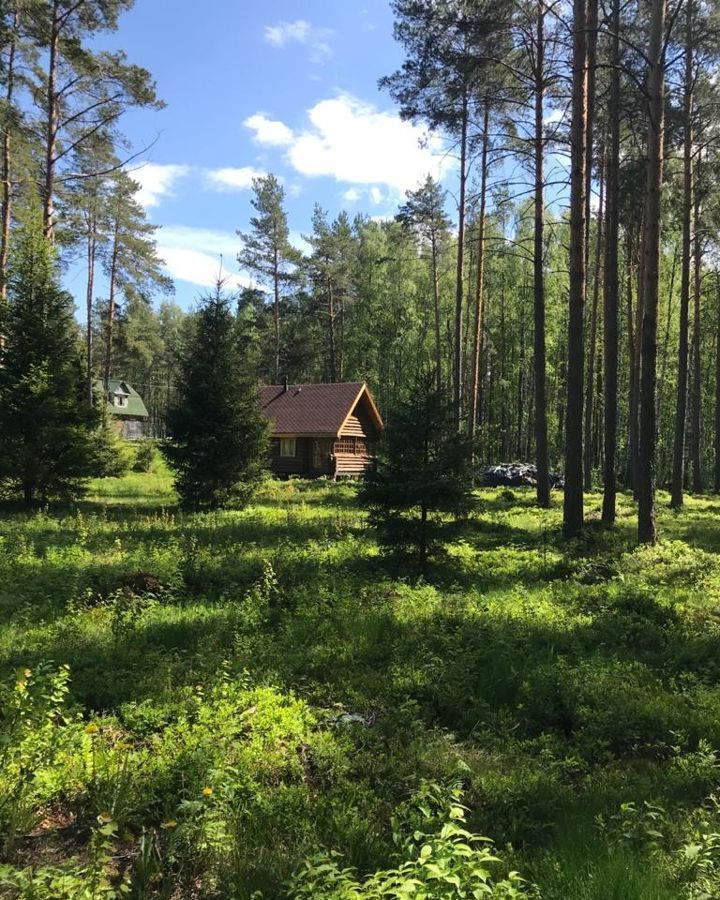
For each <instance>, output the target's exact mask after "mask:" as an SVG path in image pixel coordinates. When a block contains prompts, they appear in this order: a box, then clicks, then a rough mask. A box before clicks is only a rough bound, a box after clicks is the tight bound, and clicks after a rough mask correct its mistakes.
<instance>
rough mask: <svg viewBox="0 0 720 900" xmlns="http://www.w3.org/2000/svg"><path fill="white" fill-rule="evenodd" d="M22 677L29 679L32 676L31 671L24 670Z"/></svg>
mask: <svg viewBox="0 0 720 900" xmlns="http://www.w3.org/2000/svg"><path fill="white" fill-rule="evenodd" d="M23 675H24V676H25V677H26V678H29V677H30V676H31V675H32V669H25V671H24V672H23Z"/></svg>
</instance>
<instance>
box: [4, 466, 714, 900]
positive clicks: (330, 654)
mask: <svg viewBox="0 0 720 900" xmlns="http://www.w3.org/2000/svg"><path fill="white" fill-rule="evenodd" d="M355 490H356V489H355V487H354V486H353V485H351V484H333V483H328V482H322V481H318V482H305V481H300V480H296V481H293V480H290V481H287V482H279V481H272V480H269V481H267V482H266V483H265V484H264V486H263V487H262V489H261V491H260V493H259V495H258V496H257V498H256V499H255V501H254V502H253V503H252V505H251V506H250V507H248V508H247V509H245V510H243V511H223V512H216V513H207V514H186V513H183V512H181V511H179V510H178V508H177V504H176V500H175V497H174V495H173V492H172V487H171V481H170V478H169V475H168V473H167V471H165V470H164V469H163V467H162V464H161V463H160V462H159V461H156V462H155V463H154V464H153V468H152V470H151V471H150V472H149V473H146V474H142V473H131V474H128V475H126V476H124V477H123V478H119V479H104V480H102V481H97V482H93V483H91V485H90V488H89V492H88V494H87V495H86V496H85V497H84V498H83V500H82V501H79V502H78V503H76V504H75V505H73V506H72V507H67V508H63V509H49V510H43V511H39V512H36V513H33V514H28V513H25V512H23V511H19V510H15V509H11V508H5V509H3V510H2V511H0V616H1V617H2V630H1V631H0V897H3V898H5V897H7V898H16V897H21V898H49V900H50V898H52V900H62V898H80V897H88V898H90V897H120V896H129V897H137V898H141V897H147V898H151V897H165V898H213V897H227V898H248V900H249V898H255V900H258V898H265V900H268V898H282V897H328V898H331V897H337V898H345V897H361V896H363V897H364V896H367V897H370V896H372V897H375V896H378V897H379V896H393V897H395V896H397V897H400V896H418V897H422V896H424V897H428V898H432V897H462V896H468V897H471V896H476V897H480V896H490V897H515V896H528V897H534V898H543V900H665V898H667V900H670V898H695V900H699V898H713V897H720V767H719V763H720V756H719V755H718V753H719V752H720V687H719V684H720V560H719V558H718V555H717V551H718V549H719V547H720V500H718V498H715V497H709V496H708V497H697V498H690V499H689V500H688V502H687V507H686V509H685V511H683V512H682V513H679V514H678V513H673V512H671V511H670V510H669V509H668V508H667V498H666V497H661V507H662V510H663V511H662V516H661V523H660V527H661V532H662V537H663V539H662V542H661V543H660V544H659V545H658V546H657V547H655V548H650V547H642V548H638V547H637V546H636V544H635V541H634V528H635V519H634V516H635V512H634V507H633V504H632V501H631V499H630V498H628V497H621V500H620V504H621V510H620V518H619V522H618V526H617V528H616V529H614V530H612V531H608V530H605V529H603V528H602V527H601V526H600V525H599V523H596V522H595V521H593V520H597V519H599V506H600V497H599V495H597V496H596V495H590V496H589V498H588V505H589V515H590V519H591V523H590V525H589V526H588V528H587V530H586V534H585V536H584V537H583V539H582V540H580V541H576V542H572V543H567V542H564V541H563V540H562V539H561V536H560V531H559V522H560V515H561V510H560V497H559V495H556V496H555V506H554V508H553V509H552V510H550V511H541V510H539V509H537V508H535V506H534V502H533V501H534V498H533V495H532V493H531V492H529V491H526V490H514V491H502V490H480V491H478V492H477V503H476V508H475V510H474V511H473V513H472V514H471V515H470V516H469V517H468V518H467V519H466V520H464V521H462V522H459V523H451V522H446V523H444V525H443V528H444V532H443V547H444V551H443V553H442V555H441V556H439V557H438V558H437V559H436V560H435V561H434V563H433V565H432V568H431V571H430V574H429V576H428V578H427V580H426V581H422V580H420V579H418V577H417V575H416V574H415V573H414V571H413V569H412V567H411V566H408V565H407V564H402V563H398V562H394V561H392V560H386V559H383V558H382V557H381V556H380V555H379V553H378V550H377V546H376V544H375V541H374V539H373V535H372V533H371V532H370V531H369V529H368V528H367V527H366V524H365V521H364V514H363V512H362V511H361V510H360V509H359V508H358V506H357V503H356V499H355ZM453 823H454V826H455V829H456V830H455V832H453V831H452V829H451V828H449V827H448V826H449V825H452V824H453ZM478 836H481V837H483V838H487V839H489V840H490V841H492V842H493V843H492V845H491V844H489V843H487V842H485V841H480V840H479V839H478ZM425 847H431V848H433V849H431V850H426V849H424V848H425ZM438 848H439V849H438ZM435 850H437V853H436V854H435V855H436V856H437V860H435V856H433V860H435V861H434V862H433V865H435V864H436V862H437V865H439V866H440V867H441V868H442V866H445V869H443V872H444V873H445V875H446V876H447V878H446V879H444V878H441V877H440V876H439V875H438V876H435V875H433V877H436V878H437V881H436V884H437V888H436V889H431V890H430V891H429V892H428V891H427V890H426V889H424V888H423V889H422V890H425V893H423V892H422V890H420V889H418V888H412V889H411V888H410V887H408V888H407V890H405V893H403V892H402V890H403V889H402V886H401V887H400V888H397V890H396V892H395V893H393V892H392V891H391V890H390V889H389V888H388V889H385V888H383V887H382V884H385V885H387V884H388V883H389V881H388V878H391V877H392V878H395V879H396V880H398V879H399V880H398V884H400V882H401V881H402V879H403V878H404V879H405V882H407V884H411V882H412V878H411V877H410V875H408V874H407V873H408V872H410V868H412V867H414V868H412V871H413V872H416V871H417V868H418V866H420V865H421V864H424V863H425V862H426V861H427V859H426V858H429V857H430V856H431V855H432V854H433V853H435ZM466 851H467V852H466ZM443 854H445V855H444V856H443ZM443 860H444V861H443ZM468 860H472V861H473V864H474V865H476V872H475V874H474V875H473V876H472V877H473V878H476V879H477V885H481V884H482V885H484V886H485V888H487V890H486V891H485V893H481V892H480V891H481V889H480V887H478V888H477V893H473V892H472V891H471V888H470V881H471V876H470V875H467V874H466V875H460V876H458V875H456V874H453V873H455V872H465V871H466V869H463V868H462V866H467V865H469V862H468ZM403 863H406V864H407V866H408V867H410V868H406V869H403V868H402V866H403ZM480 869H482V872H481V871H480ZM377 872H386V873H387V872H391V873H392V872H399V873H400V875H397V876H396V875H393V876H387V878H385V876H383V878H385V881H383V879H382V878H380V877H379V876H375V880H374V881H373V877H372V875H373V873H377ZM513 872H519V873H520V877H516V876H515V875H512V874H511V873H513ZM453 878H455V879H456V881H457V883H456V884H454V885H453V884H452V879H453ZM473 884H475V882H473ZM413 890H414V891H415V893H414V894H413ZM473 890H474V888H473ZM483 890H484V888H483Z"/></svg>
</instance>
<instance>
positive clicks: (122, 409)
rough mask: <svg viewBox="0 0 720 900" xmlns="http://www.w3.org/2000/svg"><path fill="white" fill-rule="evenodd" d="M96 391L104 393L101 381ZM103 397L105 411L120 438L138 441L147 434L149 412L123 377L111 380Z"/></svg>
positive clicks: (138, 395)
mask: <svg viewBox="0 0 720 900" xmlns="http://www.w3.org/2000/svg"><path fill="white" fill-rule="evenodd" d="M98 391H99V392H101V393H104V389H103V386H102V383H100V384H99V385H98ZM105 399H106V401H107V411H108V413H109V414H110V416H111V417H112V420H113V422H114V424H115V427H116V429H117V432H118V434H119V435H120V437H121V438H125V440H128V441H138V440H141V439H142V438H144V437H147V436H148V423H149V421H150V414H149V413H148V411H147V407H146V406H145V404H144V403H143V399H142V397H141V396H140V394H138V392H137V391H136V390H135V388H133V386H132V385H131V384H128V382H127V381H124V380H123V379H114V380H111V381H110V382H109V384H108V390H107V394H106V396H105Z"/></svg>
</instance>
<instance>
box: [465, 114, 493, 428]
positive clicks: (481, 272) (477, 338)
mask: <svg viewBox="0 0 720 900" xmlns="http://www.w3.org/2000/svg"><path fill="white" fill-rule="evenodd" d="M489 125H490V109H489V106H488V103H487V100H486V101H485V110H484V113H483V135H482V154H481V160H480V211H479V214H478V216H479V218H478V239H477V263H476V271H477V282H476V285H475V325H474V331H473V349H472V384H471V387H470V414H469V418H468V434H469V436H470V440H471V441H474V440H475V433H476V429H477V421H478V400H479V394H480V382H481V379H482V332H483V292H484V289H485V283H484V282H485V204H486V198H487V177H488V145H489V140H490V136H489V134H488V129H489Z"/></svg>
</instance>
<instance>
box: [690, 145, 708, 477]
mask: <svg viewBox="0 0 720 900" xmlns="http://www.w3.org/2000/svg"><path fill="white" fill-rule="evenodd" d="M697 168H698V172H699V168H700V157H699V156H698V161H697ZM698 182H699V178H698ZM699 221H700V195H699V193H698V192H697V191H696V193H695V240H694V244H695V247H694V253H693V257H694V258H693V263H694V265H693V377H692V404H691V416H692V468H693V491H695V493H696V494H699V493H702V491H704V490H705V477H704V475H703V465H702V355H701V352H702V341H701V338H702V333H701V317H700V313H701V308H702V306H701V304H702V235H701V231H700V227H699Z"/></svg>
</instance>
